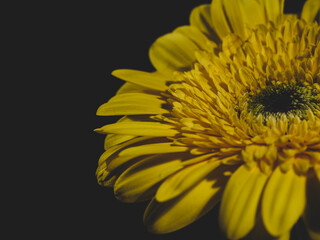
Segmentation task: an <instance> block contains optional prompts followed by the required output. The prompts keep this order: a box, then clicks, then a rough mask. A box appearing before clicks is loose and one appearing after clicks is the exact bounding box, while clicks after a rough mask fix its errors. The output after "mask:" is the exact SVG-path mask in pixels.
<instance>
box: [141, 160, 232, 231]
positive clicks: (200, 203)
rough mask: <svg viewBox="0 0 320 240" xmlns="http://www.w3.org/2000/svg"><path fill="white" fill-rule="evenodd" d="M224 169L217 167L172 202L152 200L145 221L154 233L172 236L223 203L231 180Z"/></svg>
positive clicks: (223, 167)
mask: <svg viewBox="0 0 320 240" xmlns="http://www.w3.org/2000/svg"><path fill="white" fill-rule="evenodd" d="M226 170H227V168H226V167H225V166H220V167H219V168H216V169H215V170H214V171H213V172H212V173H210V174H209V175H208V176H207V178H205V179H203V181H201V182H200V183H198V184H197V185H196V186H194V187H193V188H191V189H190V190H189V191H187V192H186V193H184V194H183V195H182V196H180V197H178V198H176V199H173V200H171V201H167V202H163V203H159V202H157V201H156V200H155V199H153V200H152V201H151V203H150V204H149V206H148V207H147V209H146V211H145V214H144V222H145V224H146V226H147V227H148V229H149V231H151V232H153V233H159V234H160V233H161V234H162V233H169V232H173V231H176V230H178V229H180V228H183V227H185V226H186V225H188V224H190V223H192V222H194V221H196V220H197V219H199V218H200V217H202V216H203V215H204V214H206V213H207V212H208V211H209V210H211V209H212V208H213V207H214V206H215V204H216V203H217V202H218V201H219V200H220V198H221V194H222V190H223V188H224V185H225V183H226V181H227V179H228V177H226V176H224V172H225V171H226Z"/></svg>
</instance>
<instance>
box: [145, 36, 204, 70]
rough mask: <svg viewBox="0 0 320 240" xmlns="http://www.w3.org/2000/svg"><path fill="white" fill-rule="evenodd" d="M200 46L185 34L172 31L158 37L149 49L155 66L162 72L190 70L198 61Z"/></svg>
mask: <svg viewBox="0 0 320 240" xmlns="http://www.w3.org/2000/svg"><path fill="white" fill-rule="evenodd" d="M198 50H199V48H198V46H197V45H196V44H195V43H194V42H193V41H192V40H191V39H189V38H188V37H186V36H185V35H183V34H181V33H178V32H172V33H168V34H165V35H163V36H162V37H160V38H158V39H157V40H156V41H155V42H154V43H153V44H152V46H151V48H150V50H149V58H150V61H151V63H152V64H153V66H154V67H155V68H156V69H157V70H158V71H159V72H161V73H163V74H165V73H167V74H168V73H172V72H174V71H186V70H189V69H190V68H191V66H192V64H193V63H194V62H195V61H196V57H195V52H196V51H198Z"/></svg>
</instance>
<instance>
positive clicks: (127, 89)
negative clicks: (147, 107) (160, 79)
mask: <svg viewBox="0 0 320 240" xmlns="http://www.w3.org/2000/svg"><path fill="white" fill-rule="evenodd" d="M149 92H150V89H148V88H146V87H142V86H139V85H137V84H134V83H131V82H126V83H125V84H123V85H122V86H121V87H120V88H119V90H118V91H117V92H116V95H119V94H123V93H149Z"/></svg>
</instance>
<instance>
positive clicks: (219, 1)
mask: <svg viewBox="0 0 320 240" xmlns="http://www.w3.org/2000/svg"><path fill="white" fill-rule="evenodd" d="M211 18H212V25H213V28H214V30H215V31H216V32H217V34H218V36H219V37H220V39H223V37H225V36H226V35H228V34H229V33H231V29H230V26H229V24H228V22H227V18H226V15H225V12H224V9H223V0H215V1H212V3H211Z"/></svg>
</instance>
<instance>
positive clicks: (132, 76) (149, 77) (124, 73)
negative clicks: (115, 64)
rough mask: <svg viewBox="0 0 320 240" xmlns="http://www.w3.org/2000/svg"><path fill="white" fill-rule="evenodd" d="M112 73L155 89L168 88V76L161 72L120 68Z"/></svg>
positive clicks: (162, 89)
mask: <svg viewBox="0 0 320 240" xmlns="http://www.w3.org/2000/svg"><path fill="white" fill-rule="evenodd" d="M112 75H113V76H115V77H117V78H120V79H123V80H125V81H127V82H131V83H134V84H137V85H139V86H142V87H146V88H150V89H153V90H158V91H165V90H166V89H167V88H168V86H167V82H168V81H169V79H168V77H166V76H164V75H162V74H161V73H159V72H152V73H148V72H143V71H138V70H131V69H118V70H115V71H113V72H112Z"/></svg>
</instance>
